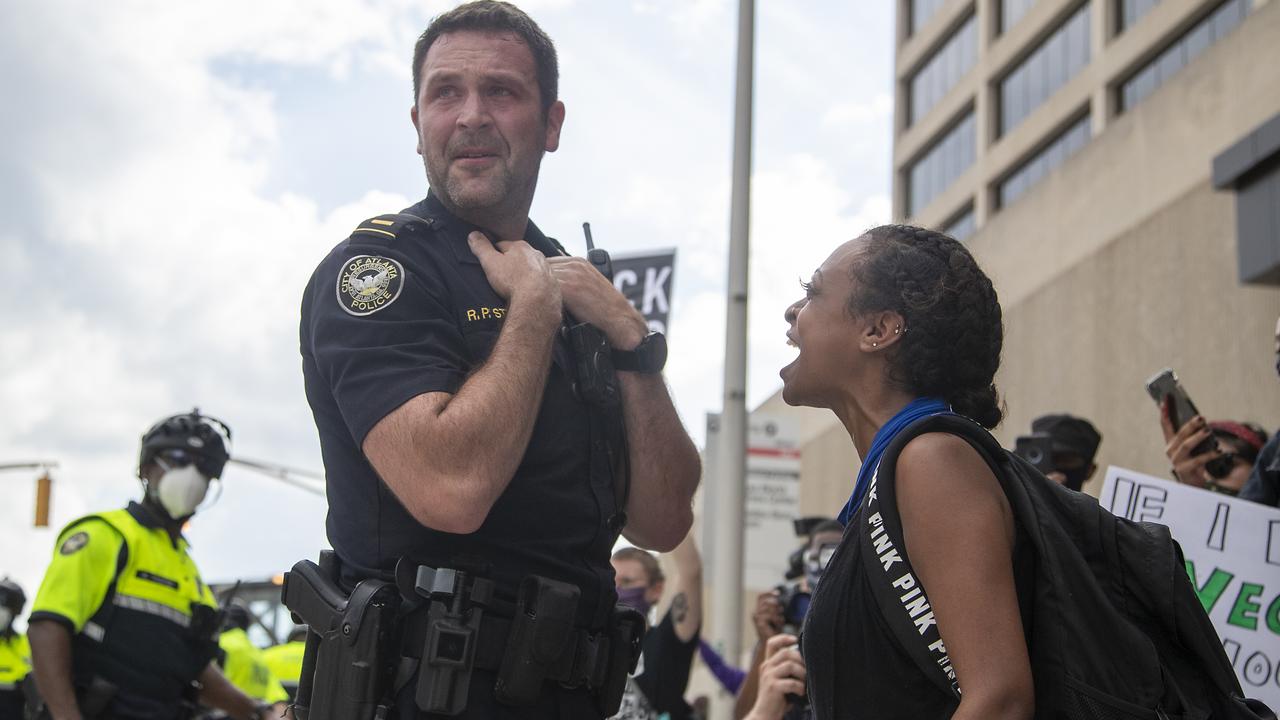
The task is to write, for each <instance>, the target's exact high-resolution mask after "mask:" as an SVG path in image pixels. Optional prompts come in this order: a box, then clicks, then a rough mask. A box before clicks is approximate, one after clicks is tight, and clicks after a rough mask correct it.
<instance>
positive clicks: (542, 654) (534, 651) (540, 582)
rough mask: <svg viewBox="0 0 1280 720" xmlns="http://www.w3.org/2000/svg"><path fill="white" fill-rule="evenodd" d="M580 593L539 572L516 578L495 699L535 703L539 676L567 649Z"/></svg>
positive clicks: (549, 671) (542, 677)
mask: <svg viewBox="0 0 1280 720" xmlns="http://www.w3.org/2000/svg"><path fill="white" fill-rule="evenodd" d="M580 593H581V591H580V590H579V589H578V587H577V586H575V585H570V584H568V583H564V582H560V581H558V580H551V579H548V578H544V577H540V576H538V575H530V576H528V577H526V578H525V579H524V580H522V581H521V582H520V590H519V593H518V595H517V598H516V614H515V617H514V618H512V619H511V633H510V634H509V635H508V636H507V649H506V652H504V653H503V655H502V663H501V664H500V666H499V668H498V680H497V682H496V683H495V684H494V687H493V695H494V697H495V698H496V699H497V700H498V701H499V702H502V703H505V704H507V705H517V706H522V707H528V706H530V705H533V704H534V703H535V702H537V699H538V693H539V692H540V691H541V689H542V683H543V681H544V680H545V679H546V678H547V677H548V676H549V675H551V674H552V673H553V672H554V671H555V670H556V666H557V665H558V664H559V663H560V662H561V661H562V659H563V657H564V655H565V653H566V652H568V651H571V650H572V647H573V645H572V643H573V641H574V637H575V633H574V631H573V621H574V618H575V616H576V615H577V613H578V597H579V595H580Z"/></svg>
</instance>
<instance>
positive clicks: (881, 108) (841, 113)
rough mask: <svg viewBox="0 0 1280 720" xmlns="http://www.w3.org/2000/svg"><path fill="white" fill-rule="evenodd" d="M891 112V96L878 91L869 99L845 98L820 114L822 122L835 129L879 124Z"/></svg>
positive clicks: (858, 127)
mask: <svg viewBox="0 0 1280 720" xmlns="http://www.w3.org/2000/svg"><path fill="white" fill-rule="evenodd" d="M892 114H893V98H892V97H891V96H890V95H889V94H888V93H880V94H878V95H875V96H874V97H872V98H871V99H870V100H855V99H851V100H846V101H845V102H842V103H838V104H836V105H832V106H831V107H830V108H828V109H827V111H826V112H824V113H823V114H822V124H823V126H825V127H829V128H833V129H837V130H858V129H864V126H866V125H868V124H872V123H875V124H880V123H883V122H885V121H886V120H888V119H889V117H890V116H891V115H892Z"/></svg>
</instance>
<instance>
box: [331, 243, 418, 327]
mask: <svg viewBox="0 0 1280 720" xmlns="http://www.w3.org/2000/svg"><path fill="white" fill-rule="evenodd" d="M403 288H404V268H403V267H401V266H400V263H398V262H396V261H395V260H392V259H390V258H384V257H378V256H377V255H357V256H355V257H353V258H351V259H350V260H348V261H347V264H346V265H344V266H342V272H341V273H340V274H339V275H338V288H337V290H338V304H339V305H341V306H342V309H343V310H346V311H347V312H349V313H351V314H352V315H355V316H357V317H363V316H365V315H372V314H374V313H376V312H378V311H379V310H381V309H383V308H385V307H387V306H388V305H390V304H391V303H393V302H395V301H396V298H398V297H400V290H401V289H403Z"/></svg>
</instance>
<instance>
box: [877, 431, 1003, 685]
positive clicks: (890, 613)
mask: <svg viewBox="0 0 1280 720" xmlns="http://www.w3.org/2000/svg"><path fill="white" fill-rule="evenodd" d="M930 432H945V433H948V434H951V435H958V436H960V437H961V438H963V439H965V440H966V441H968V442H969V444H970V445H973V447H974V449H976V450H977V451H978V453H979V454H980V455H982V457H983V459H984V460H985V461H986V462H987V464H988V465H990V466H991V468H992V469H993V470H996V468H997V467H998V466H997V465H996V463H995V458H996V457H999V456H998V455H996V454H995V453H998V452H1003V451H1002V450H1001V448H1000V446H999V444H998V443H996V441H995V438H992V437H991V435H990V433H988V432H987V431H986V430H983V429H982V428H981V427H979V426H978V425H976V424H975V423H973V421H971V420H968V419H966V418H964V417H961V416H959V415H933V416H930V417H926V418H922V419H920V420H917V421H916V422H914V423H912V424H910V425H908V426H907V427H906V428H904V429H903V430H902V431H901V432H899V433H898V435H897V436H896V437H895V438H894V439H893V441H892V442H891V443H889V447H888V448H886V449H885V451H884V455H882V456H881V457H880V464H879V465H878V466H877V467H876V472H875V474H873V475H872V477H871V487H870V489H869V491H868V492H867V495H866V498H865V499H864V500H863V503H862V511H861V512H860V513H858V515H857V516H855V522H858V523H860V524H861V527H859V528H858V530H857V532H860V533H862V534H863V537H862V542H861V543H859V544H860V545H861V547H862V559H863V564H864V565H865V566H866V568H867V578H868V581H869V582H868V584H870V586H871V590H872V593H871V594H872V596H873V597H874V598H875V600H876V605H878V606H879V608H880V614H881V615H882V616H884V619H885V623H886V624H887V625H888V626H889V629H890V630H891V631H892V632H893V635H894V638H895V639H896V640H897V641H898V645H899V646H900V647H901V648H902V649H903V650H904V651H905V652H906V653H907V655H908V656H909V657H910V658H911V660H912V661H913V662H915V664H916V666H917V667H918V668H919V669H920V671H921V672H923V673H924V675H925V677H927V678H929V680H930V681H931V682H932V683H933V684H934V685H936V686H937V687H938V688H939V689H940V690H942V691H943V692H944V693H946V694H947V695H950V696H952V697H953V698H956V699H958V698H959V697H960V685H959V683H958V682H957V680H956V674H955V670H954V669H953V668H952V665H951V657H950V655H948V654H947V649H946V645H944V644H943V642H942V636H941V635H940V634H939V632H938V625H937V622H936V621H935V620H934V616H933V608H932V606H931V605H930V604H929V598H928V596H927V595H926V594H925V590H924V587H923V586H922V585H921V584H920V581H919V578H918V576H917V575H916V573H915V570H914V569H913V568H912V567H911V562H910V560H909V559H908V558H907V554H906V549H905V548H906V545H905V543H904V541H903V534H902V520H901V518H900V517H899V515H898V502H897V495H896V493H895V489H894V475H895V468H896V466H897V462H898V455H899V454H901V453H902V449H903V448H904V447H906V445H907V443H908V442H910V441H911V440H912V439H913V438H915V437H917V436H919V435H923V434H925V433H930Z"/></svg>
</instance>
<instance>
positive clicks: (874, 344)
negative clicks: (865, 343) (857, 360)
mask: <svg viewBox="0 0 1280 720" xmlns="http://www.w3.org/2000/svg"><path fill="white" fill-rule="evenodd" d="M871 347H880V343H878V342H873V343H871Z"/></svg>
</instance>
